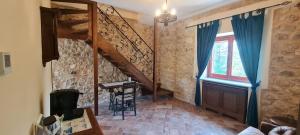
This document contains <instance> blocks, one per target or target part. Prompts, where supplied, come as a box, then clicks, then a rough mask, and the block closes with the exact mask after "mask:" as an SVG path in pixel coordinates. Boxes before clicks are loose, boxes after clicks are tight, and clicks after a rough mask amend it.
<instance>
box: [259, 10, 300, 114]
mask: <svg viewBox="0 0 300 135" xmlns="http://www.w3.org/2000/svg"><path fill="white" fill-rule="evenodd" d="M299 103H300V9H299V8H296V7H293V8H281V9H277V10H275V11H274V19H273V30H272V49H271V63H270V73H269V89H266V90H262V96H261V111H262V115H263V116H274V115H292V116H294V117H297V114H298V105H299Z"/></svg>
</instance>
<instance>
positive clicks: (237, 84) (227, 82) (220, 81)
mask: <svg viewBox="0 0 300 135" xmlns="http://www.w3.org/2000/svg"><path fill="white" fill-rule="evenodd" d="M201 80H205V81H211V82H217V83H223V84H229V85H234V86H241V87H248V88H250V87H251V84H250V83H243V82H236V81H229V80H221V79H215V78H201Z"/></svg>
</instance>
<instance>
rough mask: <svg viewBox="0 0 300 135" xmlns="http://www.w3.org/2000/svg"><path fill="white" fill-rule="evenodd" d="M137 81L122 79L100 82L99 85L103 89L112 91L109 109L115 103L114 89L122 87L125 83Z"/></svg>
mask: <svg viewBox="0 0 300 135" xmlns="http://www.w3.org/2000/svg"><path fill="white" fill-rule="evenodd" d="M132 82H135V81H122V82H111V83H99V86H100V87H101V88H102V89H106V90H108V91H109V93H110V99H109V107H108V109H109V110H110V109H111V107H112V105H113V103H114V92H115V91H114V89H116V88H121V87H122V86H123V84H124V83H132Z"/></svg>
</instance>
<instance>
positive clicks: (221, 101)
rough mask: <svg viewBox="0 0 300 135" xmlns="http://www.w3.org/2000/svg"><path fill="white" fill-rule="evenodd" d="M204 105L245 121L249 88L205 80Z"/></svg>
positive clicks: (203, 88) (206, 107) (203, 87)
mask: <svg viewBox="0 0 300 135" xmlns="http://www.w3.org/2000/svg"><path fill="white" fill-rule="evenodd" d="M202 90H203V91H202V92H203V103H202V104H203V107H204V108H205V109H210V110H213V111H216V112H218V113H220V114H223V115H227V116H230V117H232V118H235V119H237V120H239V121H241V122H243V123H244V122H245V116H246V113H247V101H248V88H247V87H240V86H234V85H227V84H221V83H216V82H211V81H203V86H202Z"/></svg>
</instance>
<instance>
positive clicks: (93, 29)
mask: <svg viewBox="0 0 300 135" xmlns="http://www.w3.org/2000/svg"><path fill="white" fill-rule="evenodd" d="M88 8H89V9H88V10H89V18H90V24H91V25H89V31H90V32H89V36H91V40H92V45H93V55H94V107H95V108H94V109H95V110H94V111H95V115H98V111H99V110H98V85H99V84H98V46H97V30H98V28H97V25H98V24H97V3H96V2H93V4H89V5H88ZM90 34H91V35H90Z"/></svg>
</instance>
